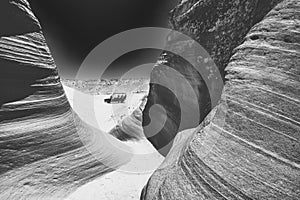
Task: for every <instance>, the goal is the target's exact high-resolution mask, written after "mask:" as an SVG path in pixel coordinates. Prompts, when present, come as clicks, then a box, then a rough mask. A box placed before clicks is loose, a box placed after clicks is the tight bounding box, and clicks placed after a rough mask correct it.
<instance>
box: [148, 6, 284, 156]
mask: <svg viewBox="0 0 300 200" xmlns="http://www.w3.org/2000/svg"><path fill="white" fill-rule="evenodd" d="M278 2H280V0H225V1H218V0H188V1H183V2H182V3H180V4H179V5H178V6H177V7H176V8H175V9H174V10H172V11H171V16H170V25H171V28H173V29H174V30H177V31H180V32H182V33H184V34H186V35H189V36H190V37H192V38H193V39H194V40H195V41H196V42H198V43H199V44H201V46H203V47H204V48H205V49H206V51H207V52H208V54H209V55H210V57H209V58H207V57H203V55H195V52H194V49H193V48H191V47H190V44H191V42H192V41H185V40H183V39H182V38H181V37H178V36H177V35H176V34H170V37H169V38H168V46H169V47H168V48H169V49H180V51H182V54H183V55H185V56H186V57H187V58H191V59H195V60H197V62H198V65H199V66H200V67H203V66H202V65H203V64H204V65H207V63H208V62H209V60H210V59H212V60H213V61H214V63H215V64H216V65H217V67H218V68H219V71H220V74H221V76H222V78H224V68H225V66H226V65H227V64H228V62H229V59H230V57H231V56H232V51H233V49H234V48H235V47H237V46H238V45H239V44H241V43H242V41H243V40H244V37H245V36H246V34H247V32H248V31H249V30H250V28H251V27H252V26H253V25H254V24H256V23H257V22H259V21H260V20H262V19H263V17H264V16H265V15H266V14H267V13H268V12H269V11H270V10H271V9H272V8H273V7H274V6H275V5H276V4H277V3H278ZM192 43H193V42H192ZM199 56H202V57H203V58H201V59H200V62H199ZM161 64H164V65H167V66H169V67H171V68H173V69H175V70H177V71H178V72H180V73H181V74H182V75H183V77H184V78H183V79H184V81H188V82H189V84H190V85H191V86H192V88H193V90H194V92H195V94H196V96H197V99H194V98H190V96H191V95H190V94H189V92H188V90H187V89H186V87H181V83H182V82H183V80H181V79H178V78H174V76H170V75H169V73H168V72H164V71H162V70H161V69H160V68H161ZM202 78H203V77H201V76H200V74H199V73H198V72H197V71H195V69H194V68H193V67H192V66H191V65H190V64H189V63H188V62H187V61H186V60H184V59H183V58H181V57H179V56H176V55H174V54H172V53H170V52H165V53H163V54H162V56H161V58H160V60H159V62H158V66H156V67H155V69H154V70H153V71H152V74H151V81H150V82H151V83H153V81H154V80H155V81H156V82H157V83H159V84H157V83H155V84H150V93H149V97H148V103H147V105H146V108H145V110H144V117H143V118H144V122H143V125H144V126H147V125H148V124H150V123H153V124H156V126H157V127H163V128H162V129H161V130H160V131H159V133H158V134H156V135H155V136H153V135H154V134H153V133H151V130H147V129H145V135H146V136H147V137H148V138H149V140H150V141H151V143H152V144H153V145H154V146H155V147H156V148H157V149H158V150H159V151H160V153H161V154H163V155H166V154H167V153H168V151H169V149H170V148H171V146H172V139H173V138H174V137H175V135H176V134H177V133H178V132H179V131H182V130H184V129H186V128H193V127H195V126H197V125H198V124H199V123H201V121H202V120H203V119H204V118H205V117H206V116H207V114H208V113H209V112H210V110H211V102H210V99H209V92H208V88H209V86H208V85H206V84H205V83H204V81H203V79H202ZM179 83H180V84H179ZM172 86H176V92H177V93H179V94H181V95H182V96H184V97H186V98H185V99H184V101H185V102H187V103H186V104H188V105H190V106H189V107H190V108H189V109H187V108H180V106H179V103H178V101H179V99H177V98H176V96H175V95H174V94H173V93H172V92H171V91H169V90H168V88H169V87H172ZM207 87H208V88H207ZM155 104H159V105H161V106H162V108H163V109H165V112H166V113H167V120H166V122H165V121H164V120H161V119H162V118H163V117H162V116H164V115H165V112H163V111H162V108H161V109H158V110H157V111H156V113H162V114H161V115H162V116H159V114H157V115H156V116H155V117H152V118H151V117H149V110H150V109H151V107H152V106H153V105H155ZM198 107H199V112H200V118H199V120H197V119H196V118H198V117H197V116H191V114H190V115H189V113H191V112H192V111H193V110H195V109H198ZM180 113H183V114H185V113H187V114H186V115H187V116H188V115H189V116H190V117H189V118H188V119H181V118H180V117H179V116H180ZM150 118H151V120H150ZM186 118H187V117H186ZM179 124H182V127H179Z"/></svg>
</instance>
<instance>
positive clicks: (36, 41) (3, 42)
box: [0, 0, 127, 200]
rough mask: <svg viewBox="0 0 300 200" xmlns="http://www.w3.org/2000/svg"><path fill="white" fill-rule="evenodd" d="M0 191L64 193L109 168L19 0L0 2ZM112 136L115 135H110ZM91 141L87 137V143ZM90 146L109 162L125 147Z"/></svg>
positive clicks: (31, 195) (30, 195)
mask: <svg viewBox="0 0 300 200" xmlns="http://www.w3.org/2000/svg"><path fill="white" fill-rule="evenodd" d="M0 94H1V96H0V199H1V200H15V199H25V200H29V199H30V200H32V199H43V200H44V199H51V200H55V199H63V198H64V197H65V196H67V195H68V194H70V193H71V192H72V191H74V190H75V189H76V188H77V187H79V186H81V185H83V184H85V183H86V182H88V181H91V180H93V179H94V178H96V177H98V176H100V175H102V174H104V173H107V172H109V171H111V170H112V169H111V168H109V167H107V166H105V165H104V164H103V163H102V160H101V162H100V160H97V159H95V158H94V157H93V156H92V154H91V153H90V152H89V151H88V150H87V149H86V148H85V147H84V146H83V143H82V140H80V138H79V134H80V135H81V137H82V138H83V139H84V140H86V143H89V141H90V140H91V137H92V136H93V134H98V132H99V131H98V130H96V129H95V128H93V127H90V126H88V125H86V124H85V123H84V122H82V121H81V120H80V119H79V118H78V117H77V116H76V114H74V112H73V111H72V110H71V108H70V106H69V103H68V101H67V99H66V96H65V94H64V91H63V88H62V85H61V83H60V81H59V76H58V73H57V69H56V66H55V64H54V61H53V58H52V56H51V54H50V51H49V49H48V47H47V45H46V42H45V39H44V36H43V34H42V32H41V29H40V25H39V23H38V20H37V19H36V18H35V17H34V15H33V13H32V12H31V10H30V7H29V4H28V3H27V2H26V1H25V0H12V1H11V0H10V1H6V0H5V1H3V0H1V3H0ZM115 140H116V139H115ZM91 145H92V144H91ZM110 151H111V150H110V149H109V146H105V145H104V146H103V147H99V148H98V149H96V148H95V151H94V152H93V153H94V155H99V158H101V157H102V158H103V161H105V160H106V161H107V163H110V164H111V165H109V166H110V167H118V166H119V165H121V164H122V163H125V162H126V161H127V160H126V159H127V158H126V155H124V154H122V153H120V152H118V151H116V150H115V149H114V151H111V152H112V153H110Z"/></svg>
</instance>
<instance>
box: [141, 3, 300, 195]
mask: <svg viewBox="0 0 300 200" xmlns="http://www.w3.org/2000/svg"><path fill="white" fill-rule="evenodd" d="M223 2H224V3H223ZM228 2H231V3H236V5H237V7H239V5H243V4H244V3H246V4H247V6H246V7H245V8H248V9H252V10H253V8H255V9H257V11H255V12H251V13H252V14H253V15H249V13H247V12H246V10H243V12H238V13H240V15H235V14H236V12H228V13H227V14H228V15H229V16H231V15H232V18H230V19H232V20H233V21H231V22H232V23H233V24H232V25H234V24H235V20H237V21H239V23H241V25H242V24H243V22H244V20H246V19H247V20H246V21H247V22H249V23H248V24H247V25H246V26H244V27H243V26H242V27H235V26H234V27H232V26H228V27H227V28H226V26H221V27H219V26H212V27H208V26H206V28H203V29H202V28H200V29H199V28H198V27H197V26H194V30H195V32H199V31H200V32H201V31H204V30H208V29H210V28H211V29H213V31H216V29H217V28H218V27H219V28H221V30H222V28H223V30H224V29H225V30H224V31H226V29H227V31H226V32H224V35H222V32H214V33H215V34H212V35H210V36H211V37H213V38H216V37H223V36H226V38H228V39H229V37H227V36H230V35H239V37H238V38H239V39H237V40H235V39H233V40H232V41H227V42H226V40H224V41H221V38H220V40H216V41H217V43H214V39H212V40H209V41H212V43H211V48H208V49H209V51H210V53H212V57H213V59H215V61H216V63H217V64H218V66H219V67H220V68H221V69H222V67H223V66H224V65H226V62H227V60H229V57H231V59H230V62H229V64H228V66H227V67H226V73H227V75H226V85H225V87H224V90H223V94H222V98H221V101H220V103H219V105H218V106H217V107H215V108H214V109H213V110H212V111H211V112H210V114H209V115H208V116H207V117H206V118H205V120H204V121H203V122H202V123H201V124H200V126H198V127H197V128H196V129H191V130H186V131H184V132H181V133H179V134H178V135H177V136H176V138H175V141H174V145H173V147H172V149H171V151H170V152H169V154H168V155H167V157H166V160H165V161H164V163H163V164H162V165H161V166H160V167H159V169H158V170H157V171H156V172H155V173H154V174H153V175H152V177H151V178H150V180H149V182H148V184H147V185H146V186H145V188H144V190H143V192H142V196H141V199H144V200H146V199H147V200H148V199H149V200H150V199H151V200H154V199H157V200H158V199H178V200H181V199H186V200H188V199H191V200H195V199H203V200H204V199H264V200H265V199H280V200H281V199H289V200H292V199H293V200H296V199H299V198H300V142H299V141H300V135H299V133H300V115H299V107H300V68H299V66H300V2H299V1H298V0H285V1H283V2H281V3H279V4H278V5H277V6H276V7H275V8H273V9H272V10H271V11H270V12H269V13H268V14H267V15H266V16H265V13H266V12H267V11H268V10H269V9H270V8H272V7H273V6H272V5H274V3H275V1H218V3H217V1H193V0H190V1H185V2H184V3H182V4H181V5H180V6H179V7H178V8H176V9H175V10H174V12H179V11H180V12H179V13H183V14H181V15H180V16H179V17H177V15H176V17H175V18H174V16H173V18H172V20H173V24H174V23H175V27H177V28H179V26H181V27H182V26H183V27H184V28H186V27H190V29H192V25H190V24H193V23H194V24H195V22H196V21H197V20H198V19H200V18H201V16H203V15H205V16H206V18H207V17H209V16H210V15H211V12H212V9H208V8H207V7H205V6H206V5H217V6H216V8H224V9H225V10H226V8H227V5H226V3H228ZM267 2H269V4H266V5H268V6H264V7H263V6H261V4H262V3H263V4H264V3H267ZM213 3H215V4H213ZM221 4H222V5H223V7H222V6H221V7H218V5H221ZM252 4H253V5H260V6H256V7H253V6H251V5H252ZM191 5H193V6H191ZM228 6H229V5H228ZM234 7H236V6H233V7H231V8H234ZM214 9H215V8H214ZM224 9H221V10H224ZM255 9H254V10H255ZM201 10H202V12H200V11H201ZM215 10H217V11H218V10H219V9H215ZM174 12H173V14H174ZM225 13H226V12H225ZM254 13H256V14H254ZM188 16H198V17H197V18H195V17H193V18H192V17H188ZM243 16H246V18H243ZM264 16H265V17H264ZM263 17H264V19H263V20H262V21H260V19H261V18H263ZM206 18H205V19H206ZM178 19H180V20H179V22H177V21H178ZM184 19H187V20H184ZM226 19H227V18H226V17H225V18H223V17H222V15H221V17H220V18H219V20H216V21H218V23H217V24H221V25H222V24H223V23H225V24H227V22H228V21H226ZM250 19H251V20H250ZM249 20H250V21H251V23H250V21H249ZM174 21H175V22H174ZM259 21H260V22H259ZM255 22H259V23H257V24H255V25H254V26H253V24H254V23H255ZM227 25H228V24H227ZM252 26H253V27H252ZM200 27H204V26H201V23H200ZM250 27H252V28H251V30H250V31H248V30H247V29H250ZM184 28H183V29H184ZM229 29H230V30H229ZM231 29H232V32H231ZM228 31H230V32H231V34H228ZM247 32H248V33H247ZM244 33H247V34H246V35H245V36H243V34H244ZM198 36H199V38H200V40H201V41H204V42H206V44H208V43H209V41H207V38H210V37H208V36H209V35H208V36H207V37H203V35H201V34H199V35H198ZM202 38H203V39H202ZM242 40H244V42H243V43H242V44H240V45H239V46H238V47H237V48H235V47H236V46H235V45H237V44H239V42H241V41H242ZM201 41H200V42H201ZM218 41H219V42H221V43H218ZM222 42H223V43H222ZM231 42H232V43H234V44H233V45H232V46H231V45H230V48H228V45H227V44H229V43H231ZM221 44H223V45H224V46H223V47H222V48H221V49H220V45H221ZM233 48H235V50H234V51H233ZM211 49H218V50H217V51H213V50H211ZM219 49H220V50H219ZM225 49H227V50H226V51H228V52H225ZM218 51H221V52H219V53H218ZM231 54H233V56H231ZM223 56H224V57H223ZM153 87H154V86H152V90H153ZM150 94H156V91H152V93H150ZM150 98H151V97H150ZM152 98H153V99H154V100H152V101H154V102H156V101H158V100H157V99H156V98H159V96H155V97H152ZM151 103H152V102H150V104H151ZM170 112H171V111H170ZM173 112H174V111H173ZM168 130H171V131H172V130H173V129H170V128H169V129H168V128H165V130H164V131H168Z"/></svg>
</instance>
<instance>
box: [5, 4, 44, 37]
mask: <svg viewBox="0 0 300 200" xmlns="http://www.w3.org/2000/svg"><path fill="white" fill-rule="evenodd" d="M18 3H19V4H21V5H23V6H25V7H26V4H24V3H22V2H21V1H18ZM0 8H1V12H0V27H1V29H0V37H1V36H12V35H22V34H24V33H29V32H35V31H39V30H40V27H39V25H38V24H37V23H36V22H35V21H34V20H33V19H32V18H30V16H28V15H27V13H26V12H24V11H22V10H21V9H20V8H18V6H17V5H14V4H12V3H10V1H8V0H1V1H0ZM4 27H5V28H4Z"/></svg>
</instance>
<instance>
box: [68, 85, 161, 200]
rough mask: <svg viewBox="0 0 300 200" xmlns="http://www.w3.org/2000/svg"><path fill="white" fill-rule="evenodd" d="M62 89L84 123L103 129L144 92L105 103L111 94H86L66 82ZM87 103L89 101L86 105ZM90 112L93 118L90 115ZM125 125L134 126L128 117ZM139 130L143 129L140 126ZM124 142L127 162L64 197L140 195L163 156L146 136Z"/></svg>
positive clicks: (129, 110) (105, 199)
mask: <svg viewBox="0 0 300 200" xmlns="http://www.w3.org/2000/svg"><path fill="white" fill-rule="evenodd" d="M64 89H65V92H66V95H67V98H68V100H69V102H70V104H71V106H72V108H73V109H74V110H75V112H76V113H77V114H78V115H79V117H80V118H81V119H82V120H84V121H85V122H86V123H88V124H90V125H92V126H95V127H96V128H100V129H101V130H103V131H104V132H106V133H108V132H109V131H110V130H111V129H112V128H113V127H115V126H116V125H117V124H119V123H121V122H122V120H123V119H124V118H125V117H126V116H128V115H130V114H131V113H132V112H133V111H134V110H135V109H137V108H138V107H139V105H140V104H141V99H142V98H143V97H144V96H145V93H133V92H129V95H128V98H127V100H126V102H125V103H123V104H107V103H105V102H104V99H105V98H108V97H109V96H110V95H105V94H104V95H103V94H98V95H92V94H87V93H83V92H81V91H78V90H76V89H74V88H71V87H68V86H66V85H64ZM89 103H90V104H92V105H88V104H89ZM93 115H94V116H95V118H96V120H95V119H93ZM126 126H128V127H130V126H134V124H131V123H130V121H128V120H127V121H126ZM139 130H141V131H142V129H141V128H140V129H139ZM124 143H125V144H126V145H128V146H129V147H130V150H131V153H132V155H133V156H132V159H131V160H130V162H128V163H127V164H125V165H123V166H122V167H121V168H119V169H117V170H115V171H113V172H111V173H108V174H106V175H104V176H102V177H101V178H99V179H96V180H94V181H92V182H90V183H88V184H86V185H84V186H82V187H81V188H79V189H78V190H77V191H75V192H74V193H73V194H71V195H70V196H69V197H68V198H67V199H68V200H82V199H85V200H94V199H101V200H114V199H116V200H119V199H122V200H126V199H139V196H140V193H141V191H142V188H143V187H144V185H145V184H146V183H147V180H148V179H149V178H150V176H151V174H152V173H153V171H154V170H155V169H156V168H157V167H158V166H159V165H160V164H161V163H162V161H163V157H162V156H161V155H160V154H159V153H158V152H157V151H156V150H155V149H154V147H153V146H152V144H151V143H150V142H149V141H148V140H147V139H146V138H143V139H141V140H139V141H126V142H124Z"/></svg>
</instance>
